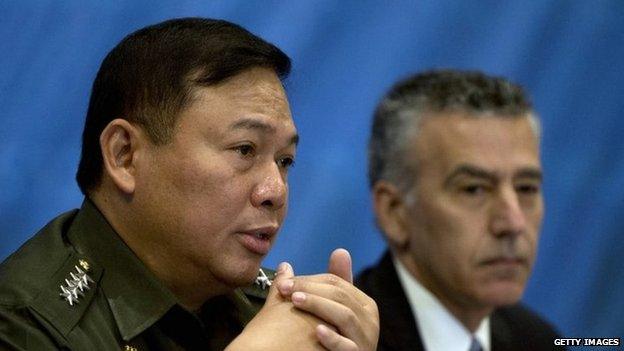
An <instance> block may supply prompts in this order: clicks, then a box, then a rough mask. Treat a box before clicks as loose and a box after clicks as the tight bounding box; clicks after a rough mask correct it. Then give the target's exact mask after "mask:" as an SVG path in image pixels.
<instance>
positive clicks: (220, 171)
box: [134, 68, 297, 287]
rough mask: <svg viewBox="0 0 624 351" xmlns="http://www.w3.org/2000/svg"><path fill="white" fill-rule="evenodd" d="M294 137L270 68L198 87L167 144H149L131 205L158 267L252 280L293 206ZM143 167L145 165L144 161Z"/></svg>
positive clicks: (226, 281)
mask: <svg viewBox="0 0 624 351" xmlns="http://www.w3.org/2000/svg"><path fill="white" fill-rule="evenodd" d="M296 143H297V133H296V129H295V125H294V123H293V120H292V118H291V115H290V109H289V106H288V102H287V100H286V95H285V92H284V90H283V87H282V84H281V82H280V81H279V79H278V78H277V76H276V75H275V73H274V72H273V71H271V70H269V69H264V68H255V69H251V70H248V71H245V72H243V73H241V74H239V75H237V76H235V77H233V78H231V79H229V80H227V81H226V82H224V83H221V84H219V85H216V86H210V87H198V88H196V89H195V92H194V100H193V101H192V102H191V104H190V106H189V107H187V108H186V109H184V110H183V111H182V112H181V113H180V115H179V119H178V121H177V124H176V127H175V130H174V135H173V139H172V141H171V142H170V143H168V144H166V145H162V146H156V145H153V144H150V143H147V144H148V145H147V150H148V151H147V152H146V155H147V156H146V159H145V160H143V162H142V164H143V165H144V167H143V169H142V170H141V172H142V173H141V174H140V175H139V176H138V177H137V185H136V191H135V194H134V199H135V202H136V204H137V207H138V208H139V209H138V211H139V212H140V213H141V214H142V215H143V216H144V217H143V218H145V221H143V222H144V223H143V227H144V228H143V230H144V237H143V238H141V240H143V241H144V242H145V244H146V245H147V246H148V247H152V248H154V250H152V254H151V255H152V257H147V258H145V259H146V260H148V261H153V262H170V263H172V264H173V265H175V267H176V269H177V270H179V272H180V274H181V275H197V276H200V277H203V278H205V280H206V281H214V280H216V281H217V282H219V283H221V284H223V285H224V286H228V287H235V286H241V285H246V284H249V283H250V282H251V281H252V280H253V279H254V278H255V276H256V274H257V272H258V268H259V266H260V262H261V260H262V259H263V258H264V257H265V255H266V254H267V253H268V252H269V249H270V248H271V246H272V245H273V243H274V241H275V238H276V234H277V230H278V229H279V228H280V226H281V224H282V222H283V220H284V217H285V215H286V209H287V205H288V181H287V174H288V168H289V166H290V165H291V163H292V161H293V160H294V157H295V149H296ZM139 162H141V160H139Z"/></svg>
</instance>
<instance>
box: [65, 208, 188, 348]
mask: <svg viewBox="0 0 624 351" xmlns="http://www.w3.org/2000/svg"><path fill="white" fill-rule="evenodd" d="M67 236H68V239H69V241H70V242H71V243H72V244H73V245H74V247H75V248H76V250H77V251H78V252H79V253H80V254H81V255H84V256H85V257H87V258H88V259H89V260H92V261H93V263H95V264H96V265H97V266H100V267H102V270H103V274H102V278H101V281H100V286H101V288H102V290H103V291H104V296H105V297H106V300H107V302H108V304H109V306H110V309H111V311H112V313H113V316H114V318H115V321H116V323H117V326H118V328H119V332H120V334H121V336H122V338H123V339H124V340H125V341H128V340H130V339H132V338H134V337H135V336H137V335H138V334H140V333H142V332H143V331H144V330H146V329H147V328H149V327H150V326H152V325H153V324H154V323H156V322H157V321H158V320H159V319H160V318H162V316H163V315H164V314H165V313H166V312H167V311H168V310H169V309H171V307H173V306H174V305H176V304H177V303H178V301H177V299H176V297H175V296H174V295H173V293H172V292H171V291H170V290H169V289H168V288H167V287H165V286H164V285H163V283H162V282H161V281H160V280H159V279H158V278H157V277H156V276H155V275H154V274H153V273H152V272H151V271H150V270H149V269H148V268H147V267H145V265H144V264H143V262H142V261H141V260H139V258H138V257H137V256H136V255H135V254H134V253H133V252H132V250H131V249H130V248H129V247H128V246H127V245H126V244H125V243H124V241H123V240H122V239H121V238H120V237H119V235H118V234H117V233H116V232H115V230H114V229H113V228H112V227H111V225H110V224H109V223H108V222H107V220H106V218H104V215H103V214H102V213H101V212H100V211H99V210H98V208H97V207H96V206H95V204H93V202H91V200H89V199H88V198H86V199H85V200H84V202H83V204H82V208H81V209H80V211H79V212H78V215H77V216H76V218H75V220H74V222H73V223H72V225H71V228H70V229H69V232H68V235H67Z"/></svg>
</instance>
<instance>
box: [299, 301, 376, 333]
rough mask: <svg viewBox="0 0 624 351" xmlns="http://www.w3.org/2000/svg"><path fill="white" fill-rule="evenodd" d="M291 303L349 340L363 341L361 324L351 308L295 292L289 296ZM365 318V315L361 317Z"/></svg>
mask: <svg viewBox="0 0 624 351" xmlns="http://www.w3.org/2000/svg"><path fill="white" fill-rule="evenodd" d="M291 300H292V303H293V304H294V305H295V307H297V308H298V309H300V310H303V311H306V312H309V313H311V314H314V315H315V316H317V317H318V318H320V319H322V320H324V321H325V322H327V323H329V324H331V325H333V326H335V327H336V328H338V332H339V333H340V334H341V335H343V336H345V337H347V338H349V339H351V340H354V341H355V340H365V339H366V336H365V335H363V333H364V329H365V328H363V323H362V321H361V320H360V318H359V317H358V315H357V314H356V312H355V311H354V310H352V309H351V308H349V307H347V306H345V305H343V304H341V303H339V302H336V301H333V300H330V299H327V298H324V297H321V296H318V295H312V294H306V293H303V292H300V291H297V292H295V293H293V294H292V296H291ZM363 317H364V318H366V316H365V315H363Z"/></svg>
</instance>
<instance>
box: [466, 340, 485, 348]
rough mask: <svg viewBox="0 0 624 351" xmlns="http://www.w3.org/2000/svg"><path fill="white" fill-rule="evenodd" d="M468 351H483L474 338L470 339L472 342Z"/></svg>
mask: <svg viewBox="0 0 624 351" xmlns="http://www.w3.org/2000/svg"><path fill="white" fill-rule="evenodd" d="M468 351H483V349H482V348H481V344H480V343H479V340H477V339H476V338H472V342H471V343H470V349H468Z"/></svg>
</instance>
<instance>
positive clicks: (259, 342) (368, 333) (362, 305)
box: [227, 249, 379, 351]
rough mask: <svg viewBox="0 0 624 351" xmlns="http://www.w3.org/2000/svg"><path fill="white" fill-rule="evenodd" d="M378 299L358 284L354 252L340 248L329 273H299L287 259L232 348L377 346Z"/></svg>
mask: <svg viewBox="0 0 624 351" xmlns="http://www.w3.org/2000/svg"><path fill="white" fill-rule="evenodd" d="M378 337H379V312H378V310H377V305H376V304H375V301H374V300H373V299H371V298H370V297H368V296H367V295H366V294H364V293H363V292H362V291H360V290H359V289H357V288H356V287H355V286H354V285H353V274H352V269H351V257H350V255H349V253H348V252H347V251H346V250H343V249H338V250H335V251H334V252H333V253H332V254H331V256H330V259H329V269H328V273H325V274H317V275H311V276H295V275H294V272H293V269H292V267H291V266H290V265H289V264H288V263H282V264H281V265H280V266H279V268H278V272H277V276H276V278H275V280H274V281H273V285H272V287H271V290H270V291H269V295H268V297H267V300H266V303H265V305H264V307H263V308H262V309H261V310H260V312H259V313H258V314H257V315H256V317H255V318H254V319H253V320H252V321H251V322H250V323H249V324H248V325H247V327H245V329H244V330H243V332H242V333H241V335H239V337H237V338H236V339H235V340H234V342H233V343H232V344H230V346H229V347H228V348H227V350H228V351H229V350H232V351H234V350H243V349H245V350H253V351H256V350H257V351H260V350H262V351H264V350H267V351H268V350H272V351H273V350H331V351H374V350H375V349H376V347H377V339H378Z"/></svg>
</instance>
